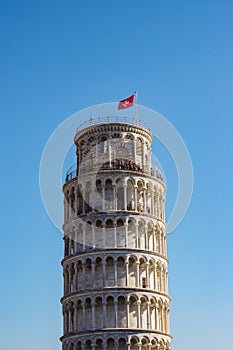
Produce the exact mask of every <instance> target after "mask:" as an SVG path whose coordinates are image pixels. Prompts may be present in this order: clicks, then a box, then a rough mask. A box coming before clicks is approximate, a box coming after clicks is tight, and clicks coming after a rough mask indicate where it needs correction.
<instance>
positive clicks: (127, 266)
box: [125, 261, 129, 286]
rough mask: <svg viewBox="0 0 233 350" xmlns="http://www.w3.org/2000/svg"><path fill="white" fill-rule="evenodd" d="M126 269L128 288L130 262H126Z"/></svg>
mask: <svg viewBox="0 0 233 350" xmlns="http://www.w3.org/2000/svg"><path fill="white" fill-rule="evenodd" d="M125 269H126V286H128V285H129V262H128V261H126V263H125Z"/></svg>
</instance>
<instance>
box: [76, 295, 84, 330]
mask: <svg viewBox="0 0 233 350" xmlns="http://www.w3.org/2000/svg"><path fill="white" fill-rule="evenodd" d="M76 308H77V328H78V331H81V330H82V329H83V328H84V324H83V322H84V317H83V305H82V301H81V299H78V300H77V304H76Z"/></svg>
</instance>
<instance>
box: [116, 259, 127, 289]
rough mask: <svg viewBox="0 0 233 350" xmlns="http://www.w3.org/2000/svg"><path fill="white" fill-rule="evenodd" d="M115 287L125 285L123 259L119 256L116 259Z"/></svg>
mask: <svg viewBox="0 0 233 350" xmlns="http://www.w3.org/2000/svg"><path fill="white" fill-rule="evenodd" d="M117 285H118V286H122V287H124V286H125V285H126V270H125V259H124V258H123V257H121V256H120V257H119V258H118V259H117Z"/></svg>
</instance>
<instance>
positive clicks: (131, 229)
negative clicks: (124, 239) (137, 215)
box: [128, 220, 136, 248]
mask: <svg viewBox="0 0 233 350" xmlns="http://www.w3.org/2000/svg"><path fill="white" fill-rule="evenodd" d="M128 247H129V248H136V226H135V222H134V220H129V221H128Z"/></svg>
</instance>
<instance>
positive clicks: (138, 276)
mask: <svg viewBox="0 0 233 350" xmlns="http://www.w3.org/2000/svg"><path fill="white" fill-rule="evenodd" d="M136 265H137V280H136V287H140V274H139V265H140V262H139V261H136Z"/></svg>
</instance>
